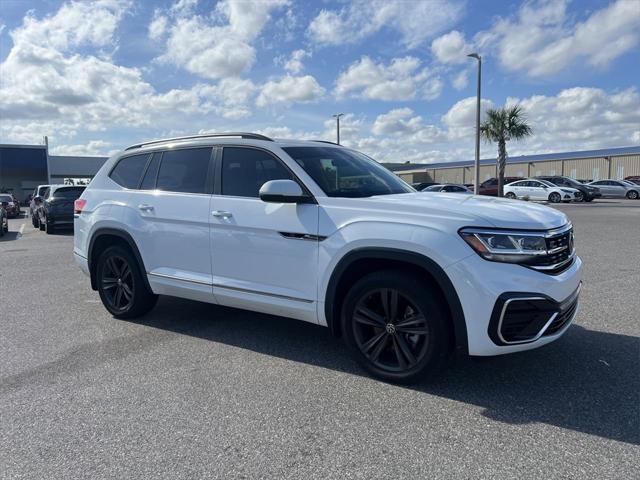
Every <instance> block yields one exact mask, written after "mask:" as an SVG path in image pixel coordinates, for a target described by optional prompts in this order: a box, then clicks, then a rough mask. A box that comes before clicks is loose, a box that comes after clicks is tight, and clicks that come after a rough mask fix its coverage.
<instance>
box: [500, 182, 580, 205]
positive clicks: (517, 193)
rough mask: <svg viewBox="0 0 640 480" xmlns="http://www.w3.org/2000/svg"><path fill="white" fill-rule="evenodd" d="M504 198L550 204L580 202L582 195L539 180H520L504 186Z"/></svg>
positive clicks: (570, 189)
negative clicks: (541, 201)
mask: <svg viewBox="0 0 640 480" xmlns="http://www.w3.org/2000/svg"><path fill="white" fill-rule="evenodd" d="M504 196H505V197H507V198H512V199H513V198H527V199H529V200H544V201H549V202H551V203H560V202H565V203H568V202H574V201H576V202H580V201H582V193H581V192H580V191H579V190H577V189H575V188H566V187H557V186H556V185H554V184H553V183H551V182H547V181H546V180H540V179H528V180H520V181H517V182H513V183H510V184H508V185H505V187H504Z"/></svg>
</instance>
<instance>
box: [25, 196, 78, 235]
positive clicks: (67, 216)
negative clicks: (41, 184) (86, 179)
mask: <svg viewBox="0 0 640 480" xmlns="http://www.w3.org/2000/svg"><path fill="white" fill-rule="evenodd" d="M85 188H86V187H75V186H68V185H50V186H49V188H47V191H46V193H45V194H44V199H43V201H42V203H41V204H40V205H39V206H38V209H37V210H36V215H37V216H38V224H39V226H40V230H44V231H46V232H47V233H48V234H52V233H55V231H56V230H57V229H58V228H60V227H73V202H75V200H76V199H77V198H78V197H80V195H81V194H82V192H83V191H84V189H85Z"/></svg>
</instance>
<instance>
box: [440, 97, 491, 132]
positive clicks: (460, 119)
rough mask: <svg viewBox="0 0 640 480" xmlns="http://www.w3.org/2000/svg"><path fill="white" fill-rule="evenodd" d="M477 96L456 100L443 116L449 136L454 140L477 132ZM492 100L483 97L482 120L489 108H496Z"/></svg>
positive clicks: (481, 106) (481, 104)
mask: <svg viewBox="0 0 640 480" xmlns="http://www.w3.org/2000/svg"><path fill="white" fill-rule="evenodd" d="M476 103H477V98H476V97H468V98H465V99H463V100H460V101H458V102H456V103H455V104H454V105H453V106H452V107H451V108H450V109H449V110H448V111H447V113H445V114H444V115H443V116H442V119H441V120H442V123H443V124H444V125H445V126H446V127H447V131H448V137H449V138H450V139H452V140H455V139H458V138H464V137H468V136H469V135H473V134H474V132H475V125H476ZM494 107H495V106H494V104H493V102H492V101H491V100H486V99H484V98H483V99H481V101H480V121H483V120H484V113H485V112H486V111H487V109H489V108H494Z"/></svg>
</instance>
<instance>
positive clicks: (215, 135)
mask: <svg viewBox="0 0 640 480" xmlns="http://www.w3.org/2000/svg"><path fill="white" fill-rule="evenodd" d="M218 137H239V138H246V139H251V140H264V141H266V142H273V140H272V139H271V138H269V137H266V136H264V135H260V134H259V133H248V132H226V133H203V134H200V135H187V136H185V137H173V138H164V139H161V140H149V141H148V142H141V143H136V144H134V145H131V146H129V147H127V148H125V151H126V150H133V149H134V148H142V147H146V146H147V145H155V144H156V143H167V142H176V141H179V140H193V139H199V138H218Z"/></svg>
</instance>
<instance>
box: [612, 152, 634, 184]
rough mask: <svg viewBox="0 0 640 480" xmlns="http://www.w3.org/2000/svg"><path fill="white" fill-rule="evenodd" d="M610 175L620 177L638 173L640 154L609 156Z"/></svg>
mask: <svg viewBox="0 0 640 480" xmlns="http://www.w3.org/2000/svg"><path fill="white" fill-rule="evenodd" d="M611 160H612V165H611V175H612V177H613V178H617V179H622V178H624V177H629V176H631V175H640V155H624V156H620V157H611Z"/></svg>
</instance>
